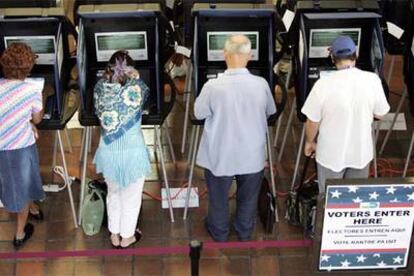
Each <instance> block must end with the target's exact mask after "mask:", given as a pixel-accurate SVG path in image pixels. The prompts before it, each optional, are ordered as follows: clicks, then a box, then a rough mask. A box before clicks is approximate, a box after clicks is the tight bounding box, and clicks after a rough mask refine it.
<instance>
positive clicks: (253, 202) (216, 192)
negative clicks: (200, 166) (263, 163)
mask: <svg viewBox="0 0 414 276" xmlns="http://www.w3.org/2000/svg"><path fill="white" fill-rule="evenodd" d="M263 172H264V171H263V170H262V171H260V172H257V173H252V174H243V175H236V176H235V177H236V181H237V209H236V217H235V221H234V224H233V225H234V228H235V230H236V232H237V235H238V237H239V240H242V241H245V240H249V239H250V236H251V233H252V231H253V229H254V226H255V222H256V216H257V200H258V196H259V191H260V187H261V183H262V180H263ZM204 175H205V178H206V182H207V188H208V216H207V220H206V227H207V230H208V231H209V233H210V235H211V236H212V238H213V239H214V240H215V241H227V239H228V235H229V232H230V230H229V199H228V196H229V190H230V187H231V183H232V181H233V178H234V177H233V176H215V175H213V174H212V173H211V171H209V170H207V169H205V171H204Z"/></svg>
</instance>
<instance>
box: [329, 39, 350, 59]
mask: <svg viewBox="0 0 414 276" xmlns="http://www.w3.org/2000/svg"><path fill="white" fill-rule="evenodd" d="M329 51H330V53H331V54H332V55H333V56H335V57H339V58H341V57H346V56H349V55H352V54H353V53H355V52H356V46H355V42H354V41H353V40H352V38H351V37H349V36H347V35H341V36H338V37H337V38H336V39H335V40H334V41H333V42H332V45H331V48H329Z"/></svg>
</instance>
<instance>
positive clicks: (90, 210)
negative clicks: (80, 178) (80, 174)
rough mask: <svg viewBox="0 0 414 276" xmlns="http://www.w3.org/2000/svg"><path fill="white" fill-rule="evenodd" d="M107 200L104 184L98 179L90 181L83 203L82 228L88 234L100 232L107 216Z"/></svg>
mask: <svg viewBox="0 0 414 276" xmlns="http://www.w3.org/2000/svg"><path fill="white" fill-rule="evenodd" d="M98 184H99V185H98ZM105 188H106V187H105ZM105 201H106V193H105V191H104V188H103V185H101V183H100V182H97V181H96V180H94V181H91V182H89V183H88V194H87V195H86V196H85V199H84V201H83V205H82V228H83V231H84V232H85V234H86V235H88V236H93V235H95V234H97V233H99V231H100V229H101V226H102V224H103V222H104V217H105V216H106V210H105V209H106V208H105V207H106V206H105V205H106V204H105Z"/></svg>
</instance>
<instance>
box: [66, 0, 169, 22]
mask: <svg viewBox="0 0 414 276" xmlns="http://www.w3.org/2000/svg"><path fill="white" fill-rule="evenodd" d="M142 3H158V4H160V6H161V9H162V10H164V0H75V1H74V3H73V19H74V22H75V24H76V25H77V24H78V23H79V17H78V9H79V7H80V6H85V5H108V4H142Z"/></svg>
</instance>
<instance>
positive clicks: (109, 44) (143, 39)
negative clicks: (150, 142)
mask: <svg viewBox="0 0 414 276" xmlns="http://www.w3.org/2000/svg"><path fill="white" fill-rule="evenodd" d="M160 16H161V9H160V5H159V4H134V5H132V4H131V5H88V6H80V8H79V17H80V23H79V43H78V68H79V86H80V91H81V96H82V104H81V113H80V117H79V119H80V123H81V124H82V125H84V126H94V125H95V126H98V125H99V121H98V119H97V117H96V116H95V110H94V104H93V88H94V86H95V84H96V83H97V81H98V80H99V79H100V78H101V77H102V74H103V72H104V70H105V68H106V65H107V63H108V61H109V58H110V57H111V55H112V54H113V53H115V52H116V51H118V50H122V49H125V50H127V51H128V53H129V55H130V56H131V57H132V59H133V60H134V61H135V64H136V68H137V70H138V71H139V73H140V77H141V79H142V80H143V81H144V82H145V83H146V84H147V85H148V87H149V88H150V95H149V98H148V100H147V103H146V105H145V107H144V112H143V114H144V115H143V124H153V125H154V124H158V125H160V124H162V122H163V120H164V119H165V116H166V113H167V111H168V110H166V109H167V108H168V107H169V105H170V103H167V102H165V101H164V84H165V83H169V82H170V79H169V77H168V76H167V75H166V74H164V68H163V66H164V64H163V63H162V61H165V60H166V59H167V57H166V56H165V54H166V53H165V52H164V51H163V48H162V47H163V45H164V43H165V29H164V27H163V26H162V25H161V24H160V20H159V17H160Z"/></svg>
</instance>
